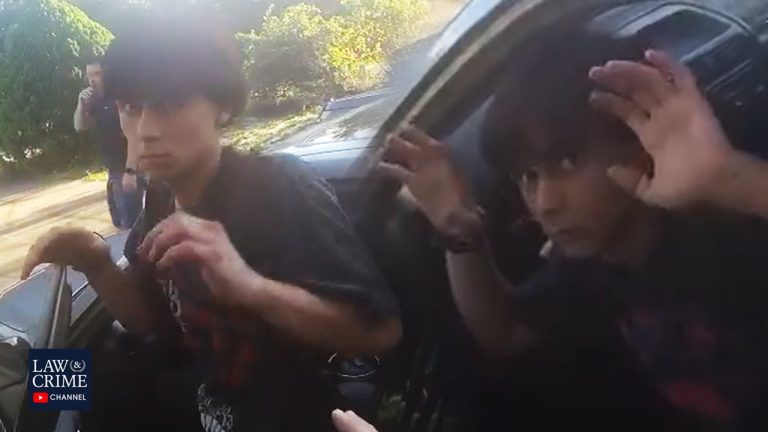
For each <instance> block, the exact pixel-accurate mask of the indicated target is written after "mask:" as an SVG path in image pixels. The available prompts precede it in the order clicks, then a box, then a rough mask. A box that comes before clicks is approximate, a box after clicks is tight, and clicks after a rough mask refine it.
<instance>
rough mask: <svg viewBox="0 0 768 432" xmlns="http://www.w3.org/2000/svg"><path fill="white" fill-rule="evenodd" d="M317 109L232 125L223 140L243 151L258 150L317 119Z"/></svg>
mask: <svg viewBox="0 0 768 432" xmlns="http://www.w3.org/2000/svg"><path fill="white" fill-rule="evenodd" d="M318 112H319V109H317V108H314V109H309V110H306V111H303V112H301V113H299V114H294V115H292V116H288V117H285V118H281V119H276V120H271V121H267V122H256V123H252V124H247V125H243V124H239V125H236V126H233V127H232V128H231V129H230V130H229V131H227V132H226V133H225V134H224V141H225V142H227V143H228V144H230V145H232V146H234V147H236V148H238V149H240V150H244V151H249V152H259V151H261V150H264V149H265V148H266V147H268V146H269V145H270V144H272V143H275V142H279V141H280V140H282V139H284V138H286V137H288V136H290V135H292V134H293V133H295V132H297V131H298V130H300V129H301V128H303V127H304V126H307V125H309V124H310V123H312V122H313V121H316V120H317V115H318Z"/></svg>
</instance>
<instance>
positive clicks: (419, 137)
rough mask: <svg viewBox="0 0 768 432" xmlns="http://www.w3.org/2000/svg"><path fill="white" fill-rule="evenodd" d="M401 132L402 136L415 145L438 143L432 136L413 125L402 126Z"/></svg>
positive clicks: (426, 145) (433, 144)
mask: <svg viewBox="0 0 768 432" xmlns="http://www.w3.org/2000/svg"><path fill="white" fill-rule="evenodd" d="M401 134H402V136H403V138H405V139H406V140H408V141H410V142H411V143H412V144H413V145H415V146H417V147H428V146H436V145H438V144H439V143H438V141H436V140H435V139H434V138H432V137H431V136H429V135H427V134H426V133H425V132H424V131H423V130H421V129H419V128H417V127H416V126H413V125H408V126H405V127H403V129H402V132H401Z"/></svg>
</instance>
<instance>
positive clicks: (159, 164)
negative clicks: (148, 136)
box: [139, 153, 173, 170]
mask: <svg viewBox="0 0 768 432" xmlns="http://www.w3.org/2000/svg"><path fill="white" fill-rule="evenodd" d="M172 161H173V158H172V157H171V155H170V154H167V153H162V154H160V153H157V154H145V155H141V156H139V166H141V167H142V168H144V169H149V170H152V169H160V168H163V167H166V166H168V165H169V164H170V163H171V162H172Z"/></svg>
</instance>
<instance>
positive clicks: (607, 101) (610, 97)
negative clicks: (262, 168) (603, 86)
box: [589, 91, 648, 134]
mask: <svg viewBox="0 0 768 432" xmlns="http://www.w3.org/2000/svg"><path fill="white" fill-rule="evenodd" d="M589 102H590V103H591V104H592V106H594V107H595V108H597V109H599V110H602V111H605V112H607V113H608V114H611V115H613V116H616V117H618V118H619V119H620V120H623V121H624V122H625V123H626V124H627V126H629V127H630V128H632V130H634V131H635V133H638V134H639V132H640V129H641V128H642V127H643V126H644V125H645V123H646V122H647V121H648V113H647V112H645V111H643V110H642V109H641V108H640V107H639V106H637V105H636V104H635V103H634V102H632V101H630V100H627V99H624V98H623V97H621V96H617V95H614V94H611V93H606V92H601V91H595V92H592V94H591V95H590V98H589Z"/></svg>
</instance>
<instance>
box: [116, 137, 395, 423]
mask: <svg viewBox="0 0 768 432" xmlns="http://www.w3.org/2000/svg"><path fill="white" fill-rule="evenodd" d="M146 206H147V210H146V211H145V213H144V214H143V215H142V217H141V219H140V221H139V222H138V223H137V224H136V226H135V228H134V229H133V230H132V231H131V234H130V236H129V238H128V242H127V245H126V253H125V255H126V257H128V259H129V261H130V262H131V264H132V265H133V266H134V267H135V268H136V269H137V270H138V272H139V273H140V276H141V277H142V279H143V280H145V281H147V283H145V288H147V286H146V285H154V286H150V287H148V288H149V290H154V291H155V292H163V293H165V297H166V298H167V300H168V301H167V302H166V304H169V305H170V307H165V308H164V310H163V308H160V309H157V310H158V311H159V312H158V313H166V314H167V313H168V312H169V311H170V312H171V314H172V315H173V316H174V317H175V321H176V323H177V326H178V328H179V329H180V330H181V334H182V340H183V344H184V346H185V347H186V348H187V349H189V350H190V351H191V352H192V353H193V354H194V358H195V361H196V362H197V363H198V364H200V365H203V367H202V368H201V369H203V370H205V371H207V374H206V375H207V376H204V377H201V383H202V385H201V386H200V388H199V393H198V403H199V408H200V411H201V418H202V421H203V424H204V426H205V427H206V428H207V430H211V431H213V430H216V431H230V430H231V431H241V430H259V431H303V430H325V429H327V428H330V423H329V420H330V409H332V408H333V407H332V406H331V405H332V402H333V401H332V399H331V397H330V394H329V393H328V391H327V390H328V389H327V387H326V386H324V385H323V383H322V382H321V379H320V374H319V373H320V371H321V369H322V366H323V365H324V363H325V361H326V360H327V359H328V357H329V356H330V355H331V354H332V353H330V352H321V351H320V350H314V349H309V348H307V347H304V346H301V345H300V344H298V343H296V342H294V341H292V340H291V339H290V338H287V337H285V336H283V335H281V334H280V332H279V331H278V330H276V329H275V328H273V327H271V326H270V325H267V324H266V323H264V322H261V321H259V318H258V317H254V316H248V317H246V316H236V315H234V314H232V313H230V312H229V311H226V310H218V309H217V308H216V307H215V306H214V305H213V302H212V301H211V297H210V294H209V292H208V289H207V287H206V286H205V283H204V282H203V280H202V278H201V275H200V273H199V270H198V269H197V268H196V267H195V266H194V265H179V266H177V267H176V268H174V269H172V271H171V272H170V273H169V274H164V275H162V274H158V273H156V272H155V269H154V268H152V267H150V266H147V264H146V263H141V262H139V261H138V259H137V256H136V248H137V246H138V245H139V244H140V243H141V241H142V239H143V237H144V236H145V235H146V233H147V231H148V230H149V229H151V227H153V226H154V225H155V224H156V223H157V222H159V221H160V220H161V219H162V218H164V217H165V216H167V215H168V214H170V213H171V212H172V211H173V199H172V196H171V194H170V193H169V191H167V189H165V188H163V187H158V185H152V186H150V189H149V192H148V197H147V205H146ZM189 212H190V213H192V214H194V215H196V216H199V217H203V218H206V219H210V220H216V221H219V222H220V223H222V224H223V225H224V228H225V229H226V231H227V233H228V235H229V237H230V239H231V241H232V243H233V244H234V246H235V248H236V249H237V250H238V252H239V253H240V255H241V256H242V257H243V258H244V259H245V261H246V262H247V263H248V265H250V266H251V267H252V268H253V269H254V270H255V271H257V272H258V273H260V274H261V275H263V276H265V277H268V278H270V279H273V280H277V281H280V282H284V283H287V284H291V285H295V286H297V287H300V288H303V289H306V290H308V291H310V292H312V293H314V294H316V295H318V296H320V297H323V298H328V299H338V300H343V301H346V302H348V303H350V304H352V305H354V306H355V307H356V308H357V310H358V311H359V314H360V317H361V318H363V320H364V322H365V323H366V325H371V326H372V325H375V324H377V323H379V322H381V321H382V320H384V319H387V318H391V317H395V316H397V314H398V308H397V305H396V302H395V300H394V298H393V297H392V295H391V294H390V292H389V290H388V288H387V287H386V285H385V283H384V282H383V279H382V277H381V276H380V274H379V272H378V270H377V268H376V265H375V263H374V262H373V261H372V259H371V258H370V256H369V254H368V252H367V251H366V250H365V247H364V246H363V244H362V243H361V241H360V240H359V239H358V238H357V237H356V236H355V234H354V233H353V231H352V228H351V227H350V224H349V222H348V221H347V219H346V217H345V215H344V214H343V212H342V210H341V209H340V207H339V206H338V204H337V201H336V198H335V196H334V194H333V192H332V190H331V188H330V186H329V185H328V184H327V183H325V182H324V181H323V180H322V179H320V178H319V177H318V176H317V175H316V174H315V173H314V172H313V171H312V170H311V169H310V168H309V167H308V166H307V165H306V164H305V163H303V162H302V161H300V160H299V159H297V158H295V157H292V156H287V155H275V156H246V155H241V154H238V153H235V152H234V151H231V150H229V149H225V150H224V151H223V153H222V159H221V166H220V168H219V172H218V174H217V175H216V176H215V178H214V179H213V181H212V183H211V184H210V185H209V187H208V189H207V192H206V193H205V195H204V197H203V199H202V204H201V205H200V206H199V207H198V208H196V209H194V210H191V211H189ZM307 427H309V428H310V429H307Z"/></svg>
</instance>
